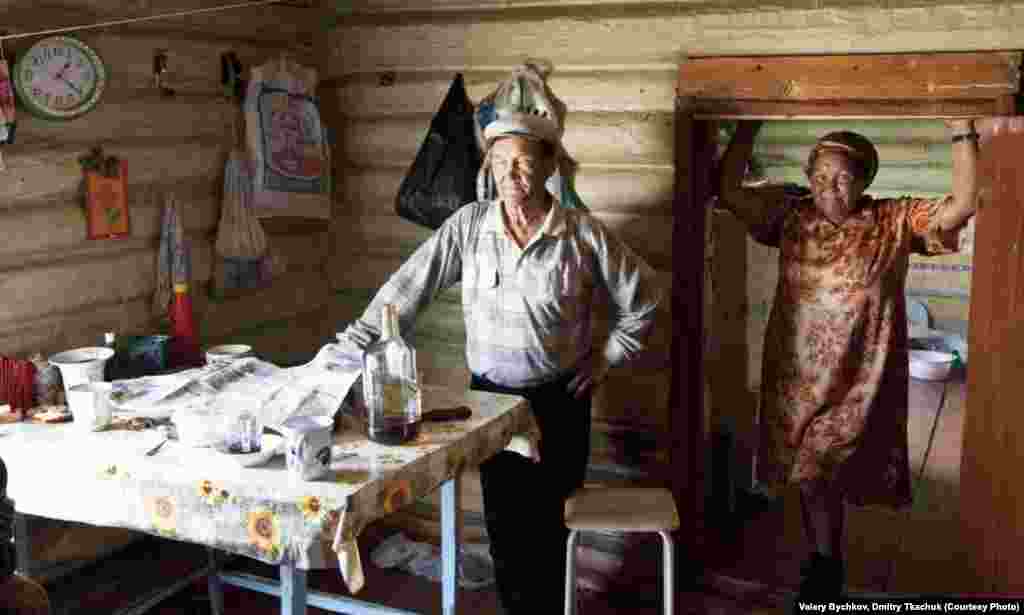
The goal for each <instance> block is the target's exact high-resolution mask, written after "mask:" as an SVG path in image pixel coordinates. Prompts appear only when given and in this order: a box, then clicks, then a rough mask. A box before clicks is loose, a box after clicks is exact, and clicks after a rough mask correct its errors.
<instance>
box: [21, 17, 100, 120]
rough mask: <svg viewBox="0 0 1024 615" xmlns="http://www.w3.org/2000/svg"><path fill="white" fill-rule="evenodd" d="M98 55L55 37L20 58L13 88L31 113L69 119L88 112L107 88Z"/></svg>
mask: <svg viewBox="0 0 1024 615" xmlns="http://www.w3.org/2000/svg"><path fill="white" fill-rule="evenodd" d="M106 81H107V71H106V67H105V66H104V65H103V62H102V60H100V58H99V56H98V55H97V54H96V52H95V51H93V50H92V49H91V48H89V47H88V46H87V45H85V43H82V42H81V41H79V40H77V39H74V38H71V37H67V36H55V37H51V38H46V39H43V40H41V41H39V42H37V43H36V44H35V45H32V47H30V48H29V49H28V51H26V52H25V53H24V54H23V55H22V56H21V57H20V58H19V59H18V65H17V67H16V69H15V72H14V87H15V89H16V90H17V92H18V96H19V97H20V98H21V100H22V102H24V103H25V105H26V106H27V107H28V109H29V110H30V111H32V112H33V113H35V114H37V115H41V116H43V117H46V118H51V119H71V118H74V117H78V116H79V115H82V114H83V113H85V112H87V111H89V110H91V109H92V108H93V107H95V106H96V104H97V103H98V102H99V99H100V95H101V94H102V93H103V89H104V87H105V86H106Z"/></svg>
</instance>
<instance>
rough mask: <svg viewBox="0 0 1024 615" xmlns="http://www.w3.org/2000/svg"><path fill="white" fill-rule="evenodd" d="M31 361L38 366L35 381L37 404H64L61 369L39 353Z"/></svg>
mask: <svg viewBox="0 0 1024 615" xmlns="http://www.w3.org/2000/svg"><path fill="white" fill-rule="evenodd" d="M31 361H32V363H33V364H34V365H35V366H36V377H35V382H34V384H35V393H36V405H37V406H58V405H60V404H62V403H63V400H62V399H61V396H62V394H63V392H64V383H63V382H62V381H61V378H60V370H59V369H57V367H56V366H54V365H51V364H50V362H49V361H47V360H46V359H44V358H43V355H41V354H38V353H36V354H35V355H33V356H32V359H31Z"/></svg>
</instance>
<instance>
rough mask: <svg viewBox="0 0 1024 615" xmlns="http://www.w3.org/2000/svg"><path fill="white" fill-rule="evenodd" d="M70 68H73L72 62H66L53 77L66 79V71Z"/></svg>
mask: <svg viewBox="0 0 1024 615" xmlns="http://www.w3.org/2000/svg"><path fill="white" fill-rule="evenodd" d="M69 68H71V62H68V63H66V64H64V66H63V67H61V69H60V70H59V71H57V74H56V75H54V76H53V78H54V79H57V80H58V81H59V80H62V79H64V71H66V70H67V69H69Z"/></svg>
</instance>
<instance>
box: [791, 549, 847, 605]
mask: <svg viewBox="0 0 1024 615" xmlns="http://www.w3.org/2000/svg"><path fill="white" fill-rule="evenodd" d="M843 568H844V567H843V560H842V559H840V558H838V557H829V556H827V555H822V554H821V553H814V554H812V555H811V557H810V559H808V560H807V561H806V562H804V565H803V567H802V568H801V569H800V572H801V574H802V575H803V580H802V581H801V582H800V591H799V594H798V599H800V598H802V599H805V600H834V599H837V598H840V597H841V596H842V593H843V577H844V572H845V571H844V569H843Z"/></svg>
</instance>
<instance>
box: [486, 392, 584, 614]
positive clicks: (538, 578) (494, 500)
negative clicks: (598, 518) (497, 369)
mask: <svg viewBox="0 0 1024 615" xmlns="http://www.w3.org/2000/svg"><path fill="white" fill-rule="evenodd" d="M574 375H575V374H569V375H566V376H563V377H561V378H559V379H557V380H555V381H553V382H550V383H547V384H543V385H539V386H535V387H527V388H509V387H504V386H500V385H497V384H495V383H493V382H490V381H488V380H487V379H485V378H481V377H478V376H476V375H474V376H473V380H472V383H471V385H470V388H472V389H474V390H478V391H489V392H492V393H507V394H511V395H519V396H521V397H525V398H526V399H527V400H528V401H529V402H530V409H531V411H532V412H533V416H534V418H535V419H536V421H537V425H538V427H539V428H540V434H541V443H540V463H535V462H533V461H532V460H529V459H527V458H526V457H523V456H522V455H520V454H518V453H514V452H511V451H502V452H500V453H498V454H497V455H495V456H494V457H491V458H490V459H488V460H487V461H485V462H484V463H482V464H481V465H480V483H481V486H482V487H483V496H484V516H485V520H486V524H487V535H488V537H489V539H490V543H491V556H492V557H493V559H494V568H495V575H496V577H497V578H496V581H497V586H498V596H499V597H500V599H501V604H502V607H503V608H504V610H505V613H507V614H508V615H543V614H548V613H559V612H561V611H562V608H563V604H564V595H565V542H566V539H567V538H568V535H569V532H568V530H567V529H566V527H565V521H564V517H563V514H564V507H565V500H566V499H567V498H568V496H569V494H571V493H572V491H573V490H574V489H576V488H578V487H581V486H582V485H583V478H584V475H585V474H586V469H587V462H588V459H589V457H590V406H591V396H590V395H589V393H588V394H587V395H586V396H584V398H583V399H581V400H576V399H574V398H573V396H572V394H571V393H570V392H569V391H568V388H567V387H568V385H569V381H570V380H572V378H573V376H574Z"/></svg>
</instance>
